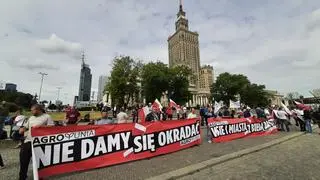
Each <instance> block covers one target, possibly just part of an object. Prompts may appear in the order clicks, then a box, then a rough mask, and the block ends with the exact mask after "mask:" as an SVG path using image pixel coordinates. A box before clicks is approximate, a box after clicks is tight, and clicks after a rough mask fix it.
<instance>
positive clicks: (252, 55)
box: [0, 0, 320, 103]
mask: <svg viewBox="0 0 320 180" xmlns="http://www.w3.org/2000/svg"><path fill="white" fill-rule="evenodd" d="M178 4H179V2H178V0H157V1H156V0H94V1H88V0H54V1H53V0H1V1H0V47H1V48H0V54H1V57H0V80H3V81H6V82H12V83H16V84H17V85H18V90H19V91H23V92H29V93H32V94H34V93H38V92H39V87H40V75H39V74H38V72H46V73H48V74H49V75H48V76H47V77H45V81H44V85H43V94H42V98H41V99H56V98H57V87H62V89H61V93H60V94H61V96H60V97H61V99H62V100H67V101H68V102H69V103H70V102H72V100H73V97H74V95H77V93H78V86H79V74H80V65H81V60H80V53H81V50H82V49H84V50H85V53H86V62H87V63H88V64H89V65H90V67H91V70H92V73H93V84H92V88H93V89H94V90H96V89H97V87H98V77H99V75H103V74H109V73H110V70H111V66H110V64H111V61H112V59H113V58H114V57H115V56H117V55H129V56H132V57H135V58H140V59H142V60H144V61H145V62H149V61H155V60H160V61H163V62H165V63H168V47H167V38H168V36H169V35H170V34H172V33H173V32H174V28H175V27H174V22H175V18H176V16H175V15H176V13H177V11H178ZM183 4H184V10H185V11H186V13H187V18H188V19H189V27H190V29H191V30H192V31H197V32H198V33H199V35H200V36H199V38H200V39H199V40H200V60H201V64H211V65H212V66H213V67H214V69H215V70H216V73H218V74H219V73H221V72H225V71H228V72H231V73H243V74H245V75H247V76H248V77H249V79H250V80H251V81H252V82H255V83H262V84H265V85H266V86H267V88H268V89H273V90H278V91H280V92H281V93H283V94H285V93H287V92H290V91H298V92H300V93H302V94H304V95H306V96H309V95H308V91H309V90H311V89H314V88H320V81H319V78H320V73H319V68H320V50H319V42H320V1H319V0H184V2H183ZM317 42H318V44H317Z"/></svg>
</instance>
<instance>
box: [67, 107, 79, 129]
mask: <svg viewBox="0 0 320 180" xmlns="http://www.w3.org/2000/svg"><path fill="white" fill-rule="evenodd" d="M80 116H81V114H80V112H79V111H78V110H77V109H76V108H75V107H71V109H70V111H68V112H67V113H66V120H67V125H74V124H77V122H78V120H79V118H80Z"/></svg>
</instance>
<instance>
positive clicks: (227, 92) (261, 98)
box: [211, 72, 268, 107]
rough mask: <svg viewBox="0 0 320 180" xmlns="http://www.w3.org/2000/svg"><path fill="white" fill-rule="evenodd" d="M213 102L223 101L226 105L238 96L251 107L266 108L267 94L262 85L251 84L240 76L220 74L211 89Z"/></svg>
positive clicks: (244, 77)
mask: <svg viewBox="0 0 320 180" xmlns="http://www.w3.org/2000/svg"><path fill="white" fill-rule="evenodd" d="M211 93H212V97H213V98H214V99H215V101H223V102H224V103H225V104H226V105H228V104H229V100H233V101H235V100H236V99H237V97H238V96H240V99H241V102H242V103H244V104H246V105H248V106H251V107H257V106H266V105H267V104H268V94H267V92H266V91H265V86H264V85H257V84H251V82H250V81H249V80H248V78H247V77H246V76H244V75H241V74H230V73H227V72H226V73H222V74H220V75H219V76H218V77H217V80H216V82H215V83H214V84H212V87H211Z"/></svg>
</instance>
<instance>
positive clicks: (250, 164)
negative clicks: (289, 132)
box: [180, 133, 320, 180]
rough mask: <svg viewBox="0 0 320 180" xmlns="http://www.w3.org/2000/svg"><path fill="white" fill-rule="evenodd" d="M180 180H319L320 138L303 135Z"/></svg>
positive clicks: (315, 135)
mask: <svg viewBox="0 0 320 180" xmlns="http://www.w3.org/2000/svg"><path fill="white" fill-rule="evenodd" d="M180 179H181V180H192V179H194V180H196V179H201V180H205V179H208V180H209V179H215V180H220V179H221V180H238V179H239V180H243V179H246V180H251V179H252V180H255V179H259V180H260V179H268V180H287V179H288V180H295V179H296V180H302V179H303V180H313V179H314V180H316V179H317V180H318V179H320V136H319V135H318V134H315V133H314V134H313V135H303V136H300V137H298V138H295V139H292V140H290V141H287V142H284V143H282V144H279V145H276V146H273V147H271V148H268V149H265V150H262V151H259V152H257V153H254V154H252V155H247V156H243V157H241V158H238V159H234V160H231V161H228V162H225V163H222V164H220V165H216V166H213V167H211V168H208V169H205V170H202V171H200V172H197V173H195V174H192V175H189V176H186V177H183V178H180Z"/></svg>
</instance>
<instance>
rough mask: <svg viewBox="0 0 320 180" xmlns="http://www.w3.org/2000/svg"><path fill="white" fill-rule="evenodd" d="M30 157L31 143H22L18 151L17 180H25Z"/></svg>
mask: <svg viewBox="0 0 320 180" xmlns="http://www.w3.org/2000/svg"><path fill="white" fill-rule="evenodd" d="M31 156H32V151H31V142H27V143H23V144H22V145H21V149H20V172H19V180H25V179H27V173H28V168H29V163H30V159H31Z"/></svg>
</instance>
